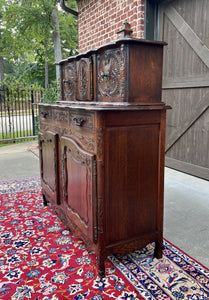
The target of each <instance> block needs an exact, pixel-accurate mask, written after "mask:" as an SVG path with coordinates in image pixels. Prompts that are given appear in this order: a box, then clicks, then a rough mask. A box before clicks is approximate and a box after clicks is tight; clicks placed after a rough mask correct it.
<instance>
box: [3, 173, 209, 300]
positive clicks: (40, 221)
mask: <svg viewBox="0 0 209 300" xmlns="http://www.w3.org/2000/svg"><path fill="white" fill-rule="evenodd" d="M0 211H1V213H0V240H1V246H0V299H5V300H7V299H12V300H20V299H36V300H40V299H43V300H57V299H74V300H82V299H92V300H101V299H119V300H120V299H124V300H125V299H127V300H134V299H150V300H151V299H159V300H163V299H187V300H206V299H209V270H207V269H206V268H205V267H204V266H202V265H201V264H199V263H198V262H196V261H195V260H193V259H192V258H191V257H189V256H188V255H186V254H185V253H184V252H182V251H180V250H179V249H178V248H176V247H175V246H174V245H172V244H170V243H169V242H168V241H166V240H164V250H163V258H162V259H160V260H157V259H155V258H154V257H153V246H154V245H153V244H149V245H148V246H147V247H146V248H144V249H142V250H138V251H134V252H132V253H130V254H129V255H126V256H119V255H111V256H110V257H109V258H108V259H107V260H106V277H105V278H104V279H100V278H98V277H97V271H98V267H97V260H96V257H95V255H94V253H92V252H91V251H88V250H87V249H86V247H85V245H84V244H83V242H82V241H80V240H78V239H76V238H75V237H74V236H73V235H72V234H71V232H70V230H69V229H68V228H64V227H63V225H62V224H61V222H60V221H59V219H58V218H57V216H56V214H55V213H54V212H53V211H52V210H51V208H50V205H49V206H47V207H44V206H43V203H42V194H41V187H40V181H39V178H29V179H24V180H14V181H6V182H0Z"/></svg>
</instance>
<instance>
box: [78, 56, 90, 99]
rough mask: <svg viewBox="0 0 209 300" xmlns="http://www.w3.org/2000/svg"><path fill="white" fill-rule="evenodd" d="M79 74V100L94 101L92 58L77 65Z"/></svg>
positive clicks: (81, 60) (80, 61)
mask: <svg viewBox="0 0 209 300" xmlns="http://www.w3.org/2000/svg"><path fill="white" fill-rule="evenodd" d="M76 66H77V67H76V73H77V91H76V99H77V100H83V101H85V100H88V101H90V100H92V98H93V90H92V89H93V87H92V61H91V58H82V59H80V60H79V61H77V63H76Z"/></svg>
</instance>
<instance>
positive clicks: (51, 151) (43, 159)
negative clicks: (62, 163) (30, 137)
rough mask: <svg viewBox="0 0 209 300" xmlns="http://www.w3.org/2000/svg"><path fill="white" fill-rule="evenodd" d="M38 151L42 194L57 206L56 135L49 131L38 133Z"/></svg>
mask: <svg viewBox="0 0 209 300" xmlns="http://www.w3.org/2000/svg"><path fill="white" fill-rule="evenodd" d="M39 149H40V150H39V151H40V169H41V182H42V187H43V194H44V195H45V197H47V199H48V198H50V199H52V201H54V203H55V204H59V197H58V193H59V190H58V182H59V173H58V162H57V160H58V135H57V134H56V133H53V132H50V131H47V132H45V133H44V134H42V133H39Z"/></svg>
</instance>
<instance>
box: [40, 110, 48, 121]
mask: <svg viewBox="0 0 209 300" xmlns="http://www.w3.org/2000/svg"><path fill="white" fill-rule="evenodd" d="M48 114H49V113H48V112H45V111H42V112H41V117H42V118H43V119H46V117H47V116H48Z"/></svg>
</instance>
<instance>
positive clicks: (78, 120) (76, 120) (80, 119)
mask: <svg viewBox="0 0 209 300" xmlns="http://www.w3.org/2000/svg"><path fill="white" fill-rule="evenodd" d="M73 121H74V122H75V125H77V126H82V125H83V123H84V121H85V120H84V119H82V118H74V119H73Z"/></svg>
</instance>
